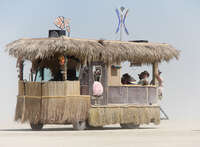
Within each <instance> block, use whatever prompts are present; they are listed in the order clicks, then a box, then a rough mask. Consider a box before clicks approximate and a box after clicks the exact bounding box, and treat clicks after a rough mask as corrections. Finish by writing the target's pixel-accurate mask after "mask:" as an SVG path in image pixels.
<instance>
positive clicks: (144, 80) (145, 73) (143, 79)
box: [138, 70, 149, 85]
mask: <svg viewBox="0 0 200 147" xmlns="http://www.w3.org/2000/svg"><path fill="white" fill-rule="evenodd" d="M138 76H139V79H140V80H139V82H138V84H139V85H149V82H148V78H149V73H148V71H146V70H145V71H143V72H141V73H140V74H138Z"/></svg>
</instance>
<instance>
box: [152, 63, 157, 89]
mask: <svg viewBox="0 0 200 147" xmlns="http://www.w3.org/2000/svg"><path fill="white" fill-rule="evenodd" d="M156 75H158V62H155V63H153V65H152V76H153V77H152V81H153V83H152V84H153V85H155V84H156V83H157V79H156Z"/></svg>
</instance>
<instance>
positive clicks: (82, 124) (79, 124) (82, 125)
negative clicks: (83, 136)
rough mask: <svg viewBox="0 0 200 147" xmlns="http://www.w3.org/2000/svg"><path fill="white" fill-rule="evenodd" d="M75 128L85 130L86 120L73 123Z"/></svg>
mask: <svg viewBox="0 0 200 147" xmlns="http://www.w3.org/2000/svg"><path fill="white" fill-rule="evenodd" d="M73 129H74V130H78V131H81V130H85V129H86V122H85V121H78V122H74V123H73Z"/></svg>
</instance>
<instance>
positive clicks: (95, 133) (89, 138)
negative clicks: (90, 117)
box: [0, 120, 200, 147]
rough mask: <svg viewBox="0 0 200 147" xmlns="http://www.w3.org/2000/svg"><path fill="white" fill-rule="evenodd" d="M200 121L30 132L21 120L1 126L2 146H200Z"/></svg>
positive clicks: (50, 127) (61, 128) (64, 128)
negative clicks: (129, 127) (138, 126)
mask: <svg viewBox="0 0 200 147" xmlns="http://www.w3.org/2000/svg"><path fill="white" fill-rule="evenodd" d="M199 124H200V121H183V120H180V121H172V120H170V121H162V122H161V124H160V125H159V126H154V125H148V126H147V125H143V126H141V127H140V128H139V129H132V130H131V129H121V128H120V127H119V125H110V126H105V127H104V129H103V130H84V131H74V130H73V129H72V126H71V125H67V126H63V125H62V126H61V125H56V126H52V125H51V126H50V125H47V126H45V127H44V129H43V130H42V131H31V130H30V127H29V125H27V124H26V125H22V124H19V123H13V124H4V125H1V126H0V147H200V125H199Z"/></svg>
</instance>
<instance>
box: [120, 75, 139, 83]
mask: <svg viewBox="0 0 200 147" xmlns="http://www.w3.org/2000/svg"><path fill="white" fill-rule="evenodd" d="M135 81H136V80H135V79H134V78H133V77H131V76H130V75H129V74H128V73H125V74H123V76H122V78H121V83H122V84H125V85H130V84H131V85H135V84H136V83H135Z"/></svg>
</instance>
